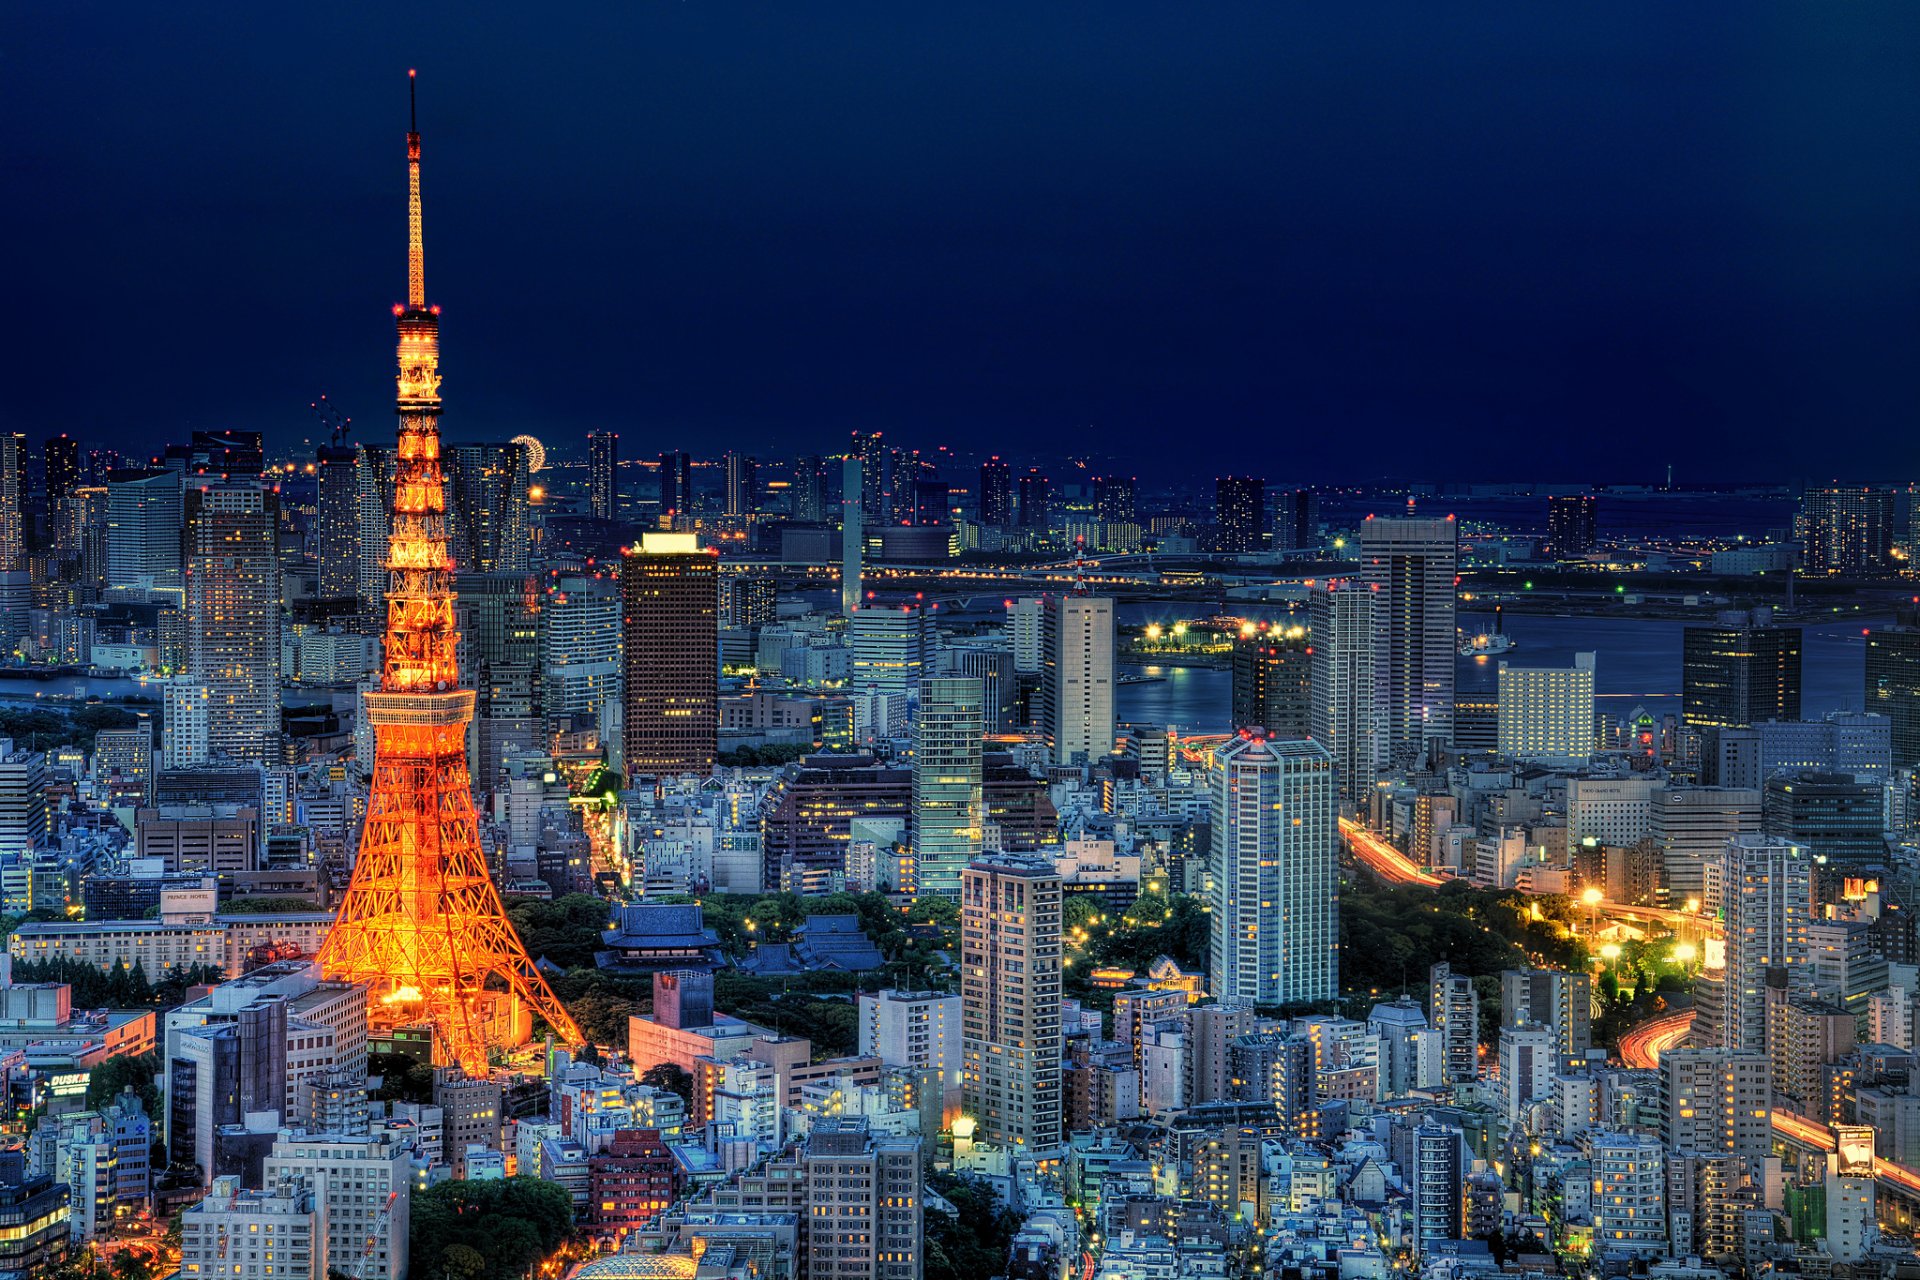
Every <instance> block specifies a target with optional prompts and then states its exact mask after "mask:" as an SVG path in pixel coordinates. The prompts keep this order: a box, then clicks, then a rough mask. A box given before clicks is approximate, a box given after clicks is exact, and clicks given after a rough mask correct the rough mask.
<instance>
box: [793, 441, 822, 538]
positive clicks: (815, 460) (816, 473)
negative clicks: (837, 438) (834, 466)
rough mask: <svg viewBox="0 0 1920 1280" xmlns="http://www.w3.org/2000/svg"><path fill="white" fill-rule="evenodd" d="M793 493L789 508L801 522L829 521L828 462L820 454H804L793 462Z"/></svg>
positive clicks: (795, 518)
mask: <svg viewBox="0 0 1920 1280" xmlns="http://www.w3.org/2000/svg"><path fill="white" fill-rule="evenodd" d="M790 492H791V493H792V495H793V497H792V499H791V501H790V503H789V505H788V510H789V511H790V512H791V513H792V515H793V518H794V520H795V521H797V522H799V523H801V524H825V523H826V522H827V464H826V462H825V460H824V459H822V458H821V457H820V455H819V454H817V453H814V454H803V455H802V456H801V457H800V458H798V459H797V460H795V462H794V464H793V488H792V490H791V491H790Z"/></svg>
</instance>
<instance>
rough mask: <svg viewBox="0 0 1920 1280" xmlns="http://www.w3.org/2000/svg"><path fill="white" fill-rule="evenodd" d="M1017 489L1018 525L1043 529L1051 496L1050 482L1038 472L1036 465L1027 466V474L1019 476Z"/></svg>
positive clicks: (1045, 525)
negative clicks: (1018, 502) (1018, 494)
mask: <svg viewBox="0 0 1920 1280" xmlns="http://www.w3.org/2000/svg"><path fill="white" fill-rule="evenodd" d="M1019 491H1020V527H1021V528H1022V529H1045V528H1046V527H1047V523H1048V519H1047V508H1048V504H1049V503H1050V502H1051V500H1052V497H1053V487H1052V483H1051V482H1050V481H1049V480H1048V479H1047V478H1046V477H1045V476H1043V475H1041V474H1040V469H1039V468H1038V467H1028V468H1027V474H1025V475H1023V476H1021V477H1020V485H1019Z"/></svg>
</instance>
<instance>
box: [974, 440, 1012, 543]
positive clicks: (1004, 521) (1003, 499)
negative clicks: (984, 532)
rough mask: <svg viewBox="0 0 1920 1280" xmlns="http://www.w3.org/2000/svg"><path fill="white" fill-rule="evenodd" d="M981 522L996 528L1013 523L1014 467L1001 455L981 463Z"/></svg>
mask: <svg viewBox="0 0 1920 1280" xmlns="http://www.w3.org/2000/svg"><path fill="white" fill-rule="evenodd" d="M980 523H981V524H983V525H986V526H988V527H989V528H996V529H1004V528H1006V527H1007V526H1008V525H1011V524H1012V523H1013V468H1012V467H1010V466H1008V465H1007V463H1006V462H1005V461H1004V460H1003V459H1001V458H999V457H992V458H988V459H987V460H986V461H985V462H983V463H981V464H980Z"/></svg>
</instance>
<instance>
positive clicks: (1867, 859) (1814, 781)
mask: <svg viewBox="0 0 1920 1280" xmlns="http://www.w3.org/2000/svg"><path fill="white" fill-rule="evenodd" d="M1885 810H1886V799H1885V796H1884V794H1883V792H1882V787H1881V784H1880V783H1878V782H1874V781H1871V780H1867V779H1861V780H1859V781H1855V779H1854V778H1853V776H1852V775H1850V774H1839V773H1813V772H1807V773H1779V774H1775V775H1774V776H1772V777H1771V778H1768V779H1767V783H1766V786H1765V787H1764V788H1763V789H1762V792H1761V800H1760V830H1761V831H1763V832H1765V833H1766V834H1767V835H1770V836H1778V837H1781V838H1782V839H1786V840H1791V841H1793V842H1794V843H1795V844H1798V845H1802V846H1804V847H1805V848H1806V850H1807V856H1808V857H1809V858H1811V859H1813V860H1814V862H1816V863H1820V864H1824V865H1825V866H1826V867H1828V868H1829V869H1833V870H1838V869H1841V868H1847V867H1862V866H1868V865H1872V864H1876V863H1882V862H1884V861H1885V860H1886V854H1887V843H1886V839H1885V837H1884V835H1883V834H1882V833H1883V832H1884V831H1885V830H1886V826H1887V824H1886V820H1885V816H1884V815H1885Z"/></svg>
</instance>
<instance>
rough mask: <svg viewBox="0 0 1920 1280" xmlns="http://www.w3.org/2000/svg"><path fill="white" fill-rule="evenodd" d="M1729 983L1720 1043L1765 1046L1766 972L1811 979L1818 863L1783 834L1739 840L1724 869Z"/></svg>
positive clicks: (1730, 843) (1730, 846) (1732, 843)
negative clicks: (1810, 925) (1809, 926)
mask: <svg viewBox="0 0 1920 1280" xmlns="http://www.w3.org/2000/svg"><path fill="white" fill-rule="evenodd" d="M1721 894H1722V913H1723V916H1724V918H1725V921H1726V936H1727V978H1726V996H1725V1008H1724V1012H1723V1019H1724V1020H1723V1024H1722V1030H1721V1034H1720V1043H1721V1044H1722V1045H1726V1046H1729V1047H1732V1046H1743V1047H1748V1046H1750V1047H1754V1048H1758V1047H1760V1046H1763V1045H1765V1044H1766V1034H1767V1008H1766V1001H1767V991H1766V988H1767V971H1768V970H1769V969H1785V970H1787V971H1788V973H1789V976H1790V978H1791V979H1793V980H1795V981H1798V982H1805V981H1807V980H1808V977H1809V976H1810V975H1809V971H1808V966H1809V965H1810V964H1811V962H1812V953H1811V951H1810V949H1809V947H1808V943H1807V924H1808V922H1809V920H1810V918H1811V917H1812V914H1813V859H1812V857H1811V856H1810V855H1809V853H1808V851H1807V849H1806V847H1805V846H1804V845H1798V844H1795V843H1794V842H1793V841H1791V840H1783V839H1781V838H1779V837H1778V836H1764V835H1763V836H1735V837H1734V838H1733V839H1731V840H1729V841H1727V851H1726V857H1725V860H1724V863H1723V869H1722V871H1721Z"/></svg>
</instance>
